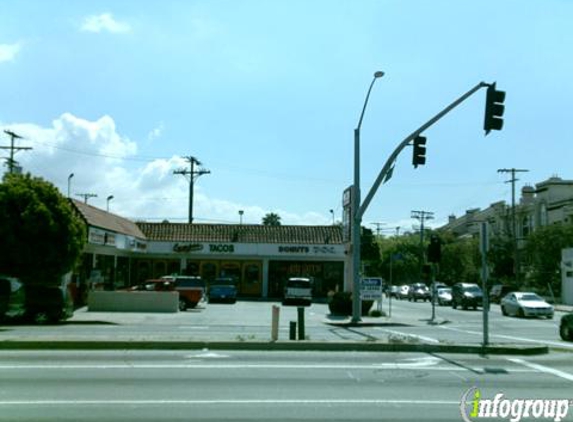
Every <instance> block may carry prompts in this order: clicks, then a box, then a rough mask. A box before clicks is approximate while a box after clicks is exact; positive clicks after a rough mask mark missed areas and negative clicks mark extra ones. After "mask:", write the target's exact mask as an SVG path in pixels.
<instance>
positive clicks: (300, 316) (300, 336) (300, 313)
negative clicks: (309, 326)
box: [297, 306, 305, 340]
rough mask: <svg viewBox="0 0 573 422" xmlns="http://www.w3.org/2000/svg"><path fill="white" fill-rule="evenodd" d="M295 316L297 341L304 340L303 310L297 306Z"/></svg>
mask: <svg viewBox="0 0 573 422" xmlns="http://www.w3.org/2000/svg"><path fill="white" fill-rule="evenodd" d="M297 311H298V312H297V314H298V339H299V340H304V339H305V335H304V308H303V307H302V306H299V307H298V309H297Z"/></svg>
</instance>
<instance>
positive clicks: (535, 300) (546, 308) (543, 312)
mask: <svg viewBox="0 0 573 422" xmlns="http://www.w3.org/2000/svg"><path fill="white" fill-rule="evenodd" d="M501 313H502V314H503V315H513V316H518V317H534V316H544V317H547V318H553V313H554V310H553V306H551V305H550V304H549V303H547V302H546V301H545V300H544V299H543V298H541V297H539V296H538V295H536V294H535V293H531V292H513V293H509V294H507V295H506V296H505V297H504V298H503V299H502V300H501Z"/></svg>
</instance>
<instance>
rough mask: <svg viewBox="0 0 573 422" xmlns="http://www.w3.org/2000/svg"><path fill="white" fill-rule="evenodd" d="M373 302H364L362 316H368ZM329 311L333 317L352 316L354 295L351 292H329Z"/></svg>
mask: <svg viewBox="0 0 573 422" xmlns="http://www.w3.org/2000/svg"><path fill="white" fill-rule="evenodd" d="M373 303H374V302H373V301H371V300H363V301H362V316H367V315H368V312H369V311H370V308H371V307H372V304H373ZM328 310H329V311H330V314H331V315H340V316H348V315H352V293H350V292H329V293H328Z"/></svg>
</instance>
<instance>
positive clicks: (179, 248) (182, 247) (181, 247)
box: [173, 243, 203, 253]
mask: <svg viewBox="0 0 573 422" xmlns="http://www.w3.org/2000/svg"><path fill="white" fill-rule="evenodd" d="M202 250H203V245H202V244H200V243H176V244H175V245H173V252H180V253H181V252H198V251H202Z"/></svg>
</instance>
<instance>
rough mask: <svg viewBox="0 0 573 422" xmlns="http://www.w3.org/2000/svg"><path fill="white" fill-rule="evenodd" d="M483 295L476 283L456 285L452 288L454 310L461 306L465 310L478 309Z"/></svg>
mask: <svg viewBox="0 0 573 422" xmlns="http://www.w3.org/2000/svg"><path fill="white" fill-rule="evenodd" d="M482 300H483V293H482V290H481V289H480V287H479V286H478V285H477V284H474V283H456V284H454V286H453V287H452V308H454V309H456V308H457V307H458V305H459V306H461V307H462V308H463V309H467V308H469V307H472V308H474V309H477V307H478V306H481V304H482Z"/></svg>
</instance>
